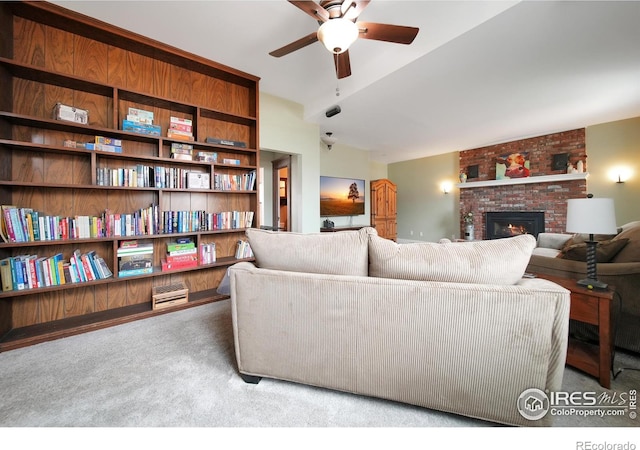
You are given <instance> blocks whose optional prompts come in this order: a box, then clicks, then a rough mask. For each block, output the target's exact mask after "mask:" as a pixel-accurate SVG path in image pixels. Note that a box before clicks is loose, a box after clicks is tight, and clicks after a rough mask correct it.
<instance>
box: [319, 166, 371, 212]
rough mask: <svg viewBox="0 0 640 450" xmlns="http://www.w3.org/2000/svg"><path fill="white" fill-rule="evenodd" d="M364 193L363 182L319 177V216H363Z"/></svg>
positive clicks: (353, 179) (352, 179) (351, 179)
mask: <svg viewBox="0 0 640 450" xmlns="http://www.w3.org/2000/svg"><path fill="white" fill-rule="evenodd" d="M365 192H366V191H365V187H364V180H359V179H356V178H338V177H325V176H321V177H320V215H321V216H323V217H331V216H361V215H363V214H364V199H365Z"/></svg>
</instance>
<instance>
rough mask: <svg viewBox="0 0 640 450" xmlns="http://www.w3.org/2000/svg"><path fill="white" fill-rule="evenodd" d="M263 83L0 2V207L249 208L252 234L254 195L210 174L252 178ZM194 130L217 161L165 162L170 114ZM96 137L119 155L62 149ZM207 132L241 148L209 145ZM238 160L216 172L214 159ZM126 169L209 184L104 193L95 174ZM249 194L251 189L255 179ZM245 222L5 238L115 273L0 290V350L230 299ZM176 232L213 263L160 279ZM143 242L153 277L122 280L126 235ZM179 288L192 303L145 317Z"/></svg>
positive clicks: (65, 15) (4, 247) (120, 210)
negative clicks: (157, 300) (200, 178)
mask: <svg viewBox="0 0 640 450" xmlns="http://www.w3.org/2000/svg"><path fill="white" fill-rule="evenodd" d="M258 84H259V78H258V77H255V76H253V75H249V74H246V73H243V72H241V71H238V70H235V69H232V68H229V67H226V66H224V65H221V64H217V63H215V62H213V61H209V60H207V59H205V58H202V57H199V56H197V55H193V54H190V53H188V52H185V51H182V50H180V49H176V48H174V47H171V46H168V45H165V44H162V43H159V42H157V41H154V40H151V39H149V38H146V37H144V36H140V35H137V34H134V33H131V32H128V31H125V30H122V29H120V28H117V27H114V26H112V25H109V24H106V23H103V22H100V21H98V20H96V19H93V18H90V17H87V16H84V15H81V14H78V13H75V12H72V11H69V10H66V9H64V8H61V7H58V6H56V5H53V4H50V3H46V2H0V85H1V86H2V89H0V205H14V206H17V207H19V208H32V209H33V210H37V211H39V212H40V213H42V214H46V215H50V216H61V217H76V216H86V215H88V216H100V215H101V214H103V213H104V212H105V210H109V211H110V212H113V213H117V214H131V213H132V212H134V211H136V210H139V209H142V208H147V207H149V206H150V205H156V206H157V208H158V209H159V210H160V211H170V210H184V211H204V212H208V213H219V212H225V211H251V212H253V213H254V218H253V222H252V224H251V226H253V227H259V226H260V217H259V216H258V210H259V208H258V207H259V205H258V192H257V189H253V188H252V189H250V190H247V189H239V190H234V191H228V190H216V189H213V182H214V174H226V175H243V174H248V173H249V172H252V171H255V172H257V170H258V167H259V150H258V149H259V143H258V125H259V120H258ZM56 103H62V104H65V105H71V106H73V107H76V108H81V109H85V110H88V111H89V122H88V124H86V125H84V124H80V123H74V122H68V121H61V120H56V119H55V118H54V116H53V109H54V106H55V105H56ZM129 108H139V109H144V110H148V111H152V112H153V113H154V123H155V124H157V125H160V126H161V127H162V132H161V135H160V136H150V135H143V134H136V133H132V132H128V131H123V130H122V129H121V124H122V120H123V118H126V115H127V112H128V109H129ZM172 116H174V117H180V118H183V119H190V120H191V121H192V123H193V134H194V137H195V141H193V142H187V143H190V144H193V146H194V151H206V152H215V153H217V155H218V160H217V161H218V162H204V161H196V160H178V159H173V158H171V144H172V143H173V142H182V143H184V142H185V141H177V140H173V139H169V138H167V137H164V136H167V129H168V125H169V118H170V117H172ZM95 136H105V137H109V138H115V139H120V140H121V141H122V153H110V152H104V151H98V150H86V149H83V148H70V147H66V146H64V142H65V141H77V142H91V141H93V140H94V138H95ZM207 137H216V138H221V139H225V140H232V141H240V142H244V143H246V147H242V148H241V147H234V146H231V145H215V144H209V143H206V142H205V140H206V138H207ZM225 158H227V159H234V160H239V162H240V164H223V163H222V161H223V159H225ZM136 164H146V165H150V166H164V167H167V168H177V169H183V170H185V169H186V170H188V171H192V172H197V173H201V174H208V175H209V176H210V180H211V189H187V188H161V187H130V186H103V185H99V184H98V180H97V172H98V169H100V168H127V167H134V166H135V165H136ZM256 186H258V181H257V180H256ZM244 231H245V228H240V227H237V228H232V229H213V230H205V229H198V230H197V231H188V232H182V233H158V234H146V235H137V236H100V237H97V236H96V237H91V238H85V239H55V240H46V241H42V240H37V241H29V242H13V241H11V240H10V241H9V242H1V241H0V260H3V259H7V258H12V257H15V256H17V255H25V254H27V255H38V256H42V257H46V256H50V255H54V254H58V253H61V254H62V255H63V258H64V259H65V260H69V258H70V257H71V255H72V253H73V252H74V251H75V250H76V249H78V250H80V251H81V252H89V251H92V250H93V251H96V252H97V254H99V255H100V256H102V257H103V258H104V260H105V261H106V263H107V265H108V266H109V268H110V269H111V271H112V272H113V274H114V275H113V276H112V277H109V278H104V279H98V280H95V281H89V282H77V283H66V284H63V285H55V286H53V285H52V286H46V287H35V288H32V289H23V290H8V291H1V292H0V351H5V350H9V349H13V348H18V347H22V346H26V345H31V344H34V343H38V342H43V341H46V340H51V339H57V338H60V337H65V336H69V335H73V334H78V333H82V332H86V331H90V330H94V329H98V328H103V327H106V326H112V325H117V324H120V323H125V322H128V321H131V320H137V319H141V318H145V317H149V316H152V315H156V314H162V313H166V312H169V311H172V310H177V309H183V308H185V307H190V306H196V305H201V304H204V303H208V302H212V301H216V300H220V299H223V298H226V297H225V296H222V295H219V294H217V293H216V289H217V287H218V285H219V284H220V281H221V280H222V278H223V276H224V274H225V272H226V269H227V268H228V267H229V266H230V265H232V264H234V263H236V262H237V261H238V260H237V259H236V258H235V257H234V255H235V249H236V245H237V242H238V240H239V239H242V238H243V237H244ZM178 237H188V238H191V239H192V240H193V241H194V242H195V243H196V246H197V247H199V245H200V244H203V243H215V244H216V255H217V258H216V259H217V260H216V262H215V263H211V264H206V265H198V266H197V267H190V268H185V269H181V270H173V271H164V272H163V271H162V270H161V269H160V261H161V258H163V257H165V253H166V245H167V244H168V243H170V242H173V241H175V239H176V238H178ZM132 239H139V240H144V241H148V242H153V246H154V253H153V263H154V268H153V272H152V273H148V274H142V275H137V276H128V277H119V276H118V258H117V255H116V252H117V249H118V248H119V246H120V244H121V242H122V241H125V240H132ZM176 282H184V283H185V285H186V286H187V287H188V288H189V302H188V304H186V305H179V306H176V307H175V308H167V309H163V310H153V309H152V302H151V298H152V290H153V288H154V287H156V286H164V285H169V284H173V283H176Z"/></svg>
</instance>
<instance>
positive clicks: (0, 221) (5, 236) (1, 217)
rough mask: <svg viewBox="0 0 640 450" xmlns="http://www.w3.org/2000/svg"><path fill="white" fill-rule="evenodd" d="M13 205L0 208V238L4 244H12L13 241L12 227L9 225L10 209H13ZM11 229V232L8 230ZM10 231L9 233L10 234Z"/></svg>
mask: <svg viewBox="0 0 640 450" xmlns="http://www.w3.org/2000/svg"><path fill="white" fill-rule="evenodd" d="M15 208H16V206H15V205H2V206H0V237H2V240H3V241H4V242H12V241H14V240H15V234H14V232H13V225H12V224H11V215H10V213H9V210H10V209H15ZM10 227H11V230H10V229H9V228H10ZM10 231H11V232H10Z"/></svg>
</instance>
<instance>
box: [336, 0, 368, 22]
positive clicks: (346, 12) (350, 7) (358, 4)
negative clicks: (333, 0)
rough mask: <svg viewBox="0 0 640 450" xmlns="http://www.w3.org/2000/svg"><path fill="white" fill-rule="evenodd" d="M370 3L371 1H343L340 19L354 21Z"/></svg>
mask: <svg viewBox="0 0 640 450" xmlns="http://www.w3.org/2000/svg"><path fill="white" fill-rule="evenodd" d="M370 1H371V0H344V2H343V3H342V17H343V18H344V19H349V20H356V19H357V18H358V16H359V15H360V14H361V13H362V11H364V9H365V8H366V7H367V5H368V4H369V2H370Z"/></svg>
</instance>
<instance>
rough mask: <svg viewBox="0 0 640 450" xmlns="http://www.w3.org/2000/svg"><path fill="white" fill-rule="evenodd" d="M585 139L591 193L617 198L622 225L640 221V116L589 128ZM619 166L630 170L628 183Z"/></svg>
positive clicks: (617, 217)
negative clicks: (620, 177) (618, 180)
mask: <svg viewBox="0 0 640 450" xmlns="http://www.w3.org/2000/svg"><path fill="white" fill-rule="evenodd" d="M585 138H586V145H587V155H588V156H587V170H588V172H589V178H588V179H587V188H588V190H589V192H590V193H592V194H593V195H594V196H596V197H610V198H613V199H614V203H615V207H616V221H617V224H618V225H619V226H620V225H624V224H625V223H627V222H632V221H635V220H640V117H635V118H633V119H627V120H619V121H616V122H609V123H603V124H600V125H593V126H590V127H587V129H586V136H585ZM618 168H623V169H626V170H627V171H628V172H629V179H628V180H627V181H626V182H624V183H620V184H618V183H616V182H615V181H614V180H615V179H616V174H617V173H618V172H619V170H617V169H618Z"/></svg>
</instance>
